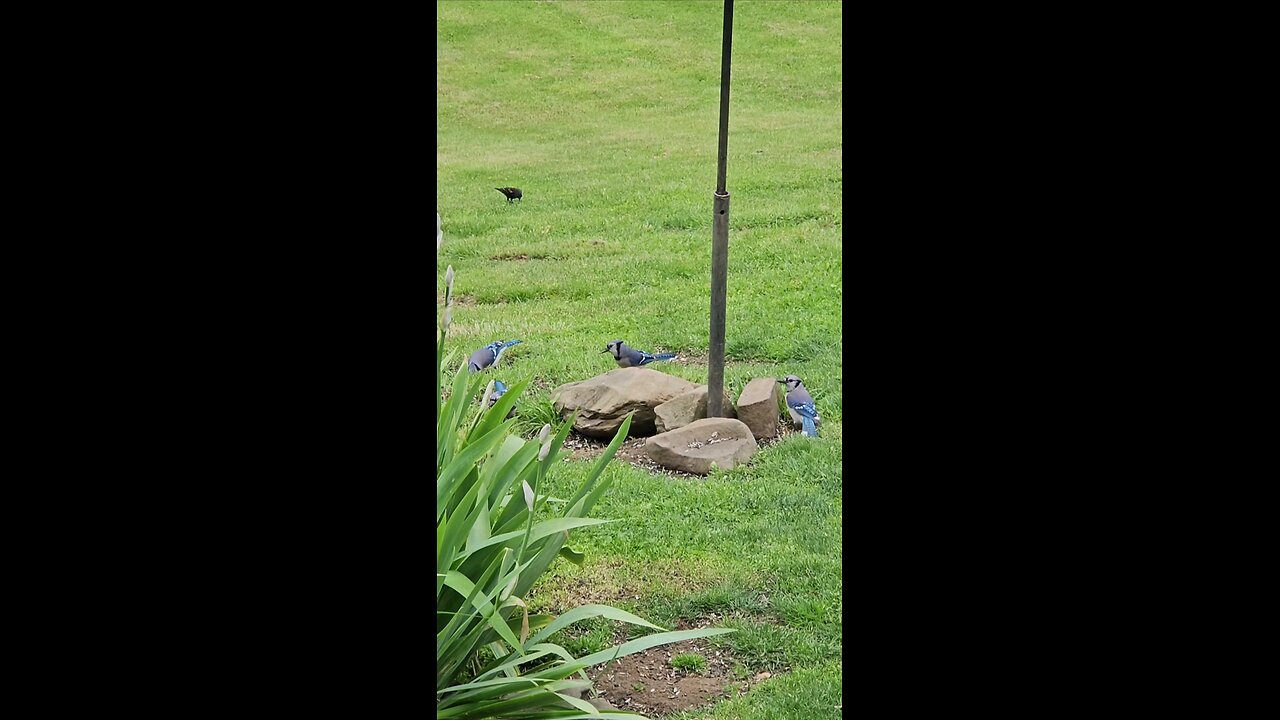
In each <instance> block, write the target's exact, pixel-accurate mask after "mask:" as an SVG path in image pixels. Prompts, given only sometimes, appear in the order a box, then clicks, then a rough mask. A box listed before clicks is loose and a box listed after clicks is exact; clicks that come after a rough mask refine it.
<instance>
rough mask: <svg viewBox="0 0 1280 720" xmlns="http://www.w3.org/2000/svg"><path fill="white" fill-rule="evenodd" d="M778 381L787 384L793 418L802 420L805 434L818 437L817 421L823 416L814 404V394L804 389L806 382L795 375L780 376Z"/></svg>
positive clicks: (788, 404)
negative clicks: (820, 415) (819, 414)
mask: <svg viewBox="0 0 1280 720" xmlns="http://www.w3.org/2000/svg"><path fill="white" fill-rule="evenodd" d="M778 382H780V383H782V384H783V385H786V386H787V409H788V410H789V411H790V412H791V418H792V419H793V420H799V421H800V423H801V425H802V426H803V428H804V434H805V435H808V436H809V437H818V426H817V424H816V423H817V421H818V420H821V419H822V418H820V417H819V416H818V408H817V407H816V406H814V404H813V396H812V395H810V394H809V391H808V390H805V389H804V383H803V382H800V378H798V377H796V376H795V375H788V376H786V377H784V378H779V379H778Z"/></svg>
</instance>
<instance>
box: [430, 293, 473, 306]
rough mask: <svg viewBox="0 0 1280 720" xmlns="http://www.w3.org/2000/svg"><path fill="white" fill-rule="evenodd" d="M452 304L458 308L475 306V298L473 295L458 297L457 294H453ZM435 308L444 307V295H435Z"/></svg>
mask: <svg viewBox="0 0 1280 720" xmlns="http://www.w3.org/2000/svg"><path fill="white" fill-rule="evenodd" d="M453 304H454V305H457V306H459V307H471V306H473V305H475V304H476V296H475V295H459V294H457V293H454V294H453ZM436 306H437V307H443V306H444V293H437V294H436Z"/></svg>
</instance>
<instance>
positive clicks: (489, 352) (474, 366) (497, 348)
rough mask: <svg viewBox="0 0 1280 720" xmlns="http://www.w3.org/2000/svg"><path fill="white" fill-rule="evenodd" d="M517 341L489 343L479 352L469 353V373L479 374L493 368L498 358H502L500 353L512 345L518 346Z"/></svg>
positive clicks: (518, 342)
mask: <svg viewBox="0 0 1280 720" xmlns="http://www.w3.org/2000/svg"><path fill="white" fill-rule="evenodd" d="M519 344H520V341H519V340H508V341H507V342H502V341H498V342H491V343H489V344H488V345H485V346H484V347H482V348H480V349H479V350H477V351H475V352H473V353H471V372H480V371H481V370H483V369H485V368H487V367H493V366H494V365H497V364H498V358H500V357H502V353H503V352H504V351H505V350H506V349H507V348H509V347H511V346H512V345H519Z"/></svg>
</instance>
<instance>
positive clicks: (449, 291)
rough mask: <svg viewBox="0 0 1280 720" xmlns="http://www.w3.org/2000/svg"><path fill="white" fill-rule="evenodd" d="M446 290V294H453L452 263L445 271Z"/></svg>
mask: <svg viewBox="0 0 1280 720" xmlns="http://www.w3.org/2000/svg"><path fill="white" fill-rule="evenodd" d="M444 292H445V294H446V295H452V294H453V266H452V265H450V266H449V269H448V270H445V271H444Z"/></svg>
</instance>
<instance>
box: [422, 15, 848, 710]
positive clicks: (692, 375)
mask: <svg viewBox="0 0 1280 720" xmlns="http://www.w3.org/2000/svg"><path fill="white" fill-rule="evenodd" d="M436 7H437V23H436V27H437V39H436V57H437V68H438V69H437V76H436V97H437V103H438V108H439V109H438V117H437V120H438V124H437V128H438V129H437V134H436V148H437V150H436V173H437V188H438V189H437V197H436V203H437V208H438V211H439V213H440V215H441V218H442V222H443V230H444V235H445V240H444V245H443V247H442V249H441V252H440V256H439V259H438V264H437V275H436V293H437V298H441V297H443V294H444V272H445V267H446V265H453V266H454V269H455V271H456V273H457V279H456V282H455V286H454V288H455V293H456V294H457V295H458V296H459V298H460V300H459V305H458V306H457V307H455V309H454V314H453V324H452V326H451V327H450V330H449V336H450V340H449V347H450V349H452V350H457V351H458V359H459V360H461V359H464V358H465V357H466V356H467V355H469V354H470V353H471V351H473V350H475V349H477V348H479V347H481V346H483V345H485V344H487V343H489V342H492V341H494V340H499V339H502V340H508V339H511V338H521V339H522V340H523V341H524V342H523V343H522V344H520V345H517V346H515V347H513V348H511V349H509V350H508V351H507V352H506V353H505V354H504V356H503V359H502V362H501V364H500V366H499V367H498V368H497V369H496V370H495V371H493V376H494V377H496V378H500V379H502V380H503V381H505V382H506V383H507V384H508V385H512V384H513V383H515V382H517V381H520V380H525V379H528V380H531V381H532V383H531V385H530V388H529V390H528V391H527V392H526V394H525V396H524V397H522V398H521V400H520V402H519V407H520V409H521V415H520V421H519V427H520V430H521V432H523V433H524V434H526V435H527V436H532V435H533V434H535V433H536V432H537V429H538V428H540V427H541V425H542V423H543V422H547V421H548V420H549V419H551V418H550V414H551V407H550V394H551V390H552V389H553V388H554V387H556V386H558V385H561V384H563V383H567V382H572V381H576V380H583V379H586V378H589V377H592V376H594V375H597V374H599V373H602V372H605V371H608V370H611V369H613V368H614V367H615V365H614V363H613V361H612V360H611V358H610V357H609V356H608V355H606V354H601V353H600V351H601V350H603V349H604V346H605V343H607V342H608V341H610V340H614V339H617V338H622V339H624V340H626V341H627V343H628V344H630V345H632V346H635V347H639V348H641V349H644V350H649V351H651V352H662V351H668V352H670V351H677V352H680V353H681V354H682V355H685V356H687V357H689V358H691V360H690V362H688V363H666V364H658V365H656V366H655V369H659V370H662V371H664V372H669V373H671V374H674V375H678V376H681V377H684V378H686V379H689V380H691V381H694V382H700V383H704V382H706V379H707V377H706V374H707V369H706V364H705V358H706V355H707V342H708V341H707V336H708V308H709V304H710V290H709V275H710V244H711V218H712V193H713V190H714V184H715V173H716V150H717V137H716V131H717V122H718V112H719V69H720V40H721V38H720V32H721V22H722V15H721V13H722V5H721V3H720V2H719V1H718V0H717V1H714V2H698V1H694V2H470V1H466V2H464V1H461V0H445V1H443V2H438V3H437V6H436ZM841 12H842V11H841V6H840V4H839V3H834V2H750V1H748V0H738V2H737V3H736V5H735V13H734V15H735V17H734V41H733V69H732V79H733V84H732V96H731V110H730V123H729V127H730V134H729V162H728V189H729V191H730V192H731V193H732V197H733V199H732V205H731V209H730V236H729V237H730V251H729V281H728V283H729V284H728V319H727V330H726V355H727V366H726V369H725V383H726V386H727V389H728V390H729V393H730V395H731V397H733V398H735V399H736V398H737V395H738V392H739V391H740V390H741V388H742V387H743V385H745V383H746V382H747V381H748V380H750V379H751V378H754V377H781V376H782V375H785V374H795V375H798V376H800V377H801V378H803V379H804V381H805V385H806V387H808V388H809V390H810V392H812V394H813V395H814V397H815V400H816V402H817V405H818V408H819V410H820V412H821V413H822V416H823V424H822V427H821V430H820V433H821V437H820V438H818V439H817V440H808V439H805V438H802V437H794V436H793V437H790V438H788V439H786V440H784V441H782V442H780V443H778V444H776V445H772V446H770V447H768V448H765V449H763V450H762V451H761V452H760V453H759V454H758V455H757V456H756V458H755V460H754V461H753V463H752V464H751V465H750V466H749V467H743V468H738V469H735V470H733V471H730V472H717V473H715V474H713V475H712V476H710V477H709V478H707V479H705V480H683V481H673V480H671V479H670V478H662V477H655V476H652V475H649V474H647V473H645V472H643V471H640V470H638V469H636V468H633V467H631V466H629V465H623V464H621V463H618V462H615V463H614V464H613V465H612V466H611V467H610V468H609V470H607V472H608V473H610V474H611V476H612V477H613V478H614V481H615V484H614V487H613V488H612V489H611V490H610V491H609V492H608V493H607V494H606V495H605V497H604V498H603V500H602V501H601V503H600V504H599V505H598V506H597V509H596V510H595V511H594V512H593V515H594V516H596V517H603V518H611V519H616V520H618V522H614V523H610V524H607V525H602V526H598V527H593V528H588V529H584V530H581V531H578V532H576V533H574V535H573V537H572V539H571V545H572V546H573V547H574V548H575V549H578V550H582V551H585V552H586V553H587V560H586V562H585V563H584V565H583V566H582V567H577V566H575V565H571V564H569V563H566V562H557V563H556V564H555V565H553V571H552V573H551V575H550V576H549V577H548V578H546V580H545V581H544V582H542V583H540V584H539V585H537V586H535V588H534V590H533V593H532V596H531V597H530V598H529V600H530V601H531V603H533V604H534V605H535V606H539V605H540V606H542V607H554V606H556V605H557V604H560V603H569V604H578V603H580V602H583V601H584V598H585V599H586V600H590V601H595V602H605V603H608V604H613V605H616V606H618V607H622V608H625V609H630V610H633V611H636V612H639V613H640V614H641V615H642V616H644V617H647V618H649V619H651V620H653V621H654V622H656V623H658V624H661V625H663V626H664V627H670V626H672V625H674V624H675V623H676V622H678V621H680V620H687V621H693V620H697V619H702V618H713V622H716V623H717V624H722V625H725V626H731V627H736V628H739V630H740V631H739V632H738V633H734V634H732V635H727V636H723V637H717V638H714V640H715V641H716V642H713V643H711V644H712V645H714V646H716V647H721V648H727V649H728V650H729V651H730V652H732V653H733V654H734V656H735V658H736V659H737V661H738V662H740V663H741V664H742V667H743V668H744V671H749V672H760V671H765V670H768V671H770V672H773V673H775V675H774V677H772V678H770V679H768V680H766V681H765V682H763V683H761V684H760V685H758V686H756V687H753V688H752V690H751V691H750V692H749V693H748V694H747V695H745V696H744V697H742V698H738V699H735V700H731V701H726V702H724V703H722V704H721V705H719V706H717V707H716V708H714V709H711V710H707V711H701V712H699V713H695V714H691V715H688V716H687V717H689V718H694V717H697V718H712V717H715V718H720V717H751V718H755V717H760V718H765V717H838V716H839V712H838V711H836V710H834V709H833V708H834V706H835V705H839V704H841V701H840V692H839V677H840V673H841V667H842V663H841V657H842V651H841V643H842V631H841V623H842V619H843V615H842V603H841V573H840V558H841V554H842V550H841V509H840V495H841V481H842V476H841V470H840V461H841V449H840V442H841V437H842V434H843V433H842V402H843V398H842V392H841V386H842V353H843V349H844V345H843V338H842V335H841V327H840V314H841V303H842V288H841V279H840V271H841V249H840V243H841V240H842V217H841V201H842V198H841V193H842V188H841V174H842V167H841V164H842V144H841V117H840V114H841V103H842V91H841V82H842V74H841V73H842V71H841V63H840V55H841V42H842V38H841V34H840V21H841ZM505 185H514V186H516V187H519V188H521V189H522V190H523V191H524V195H525V197H524V200H523V201H522V202H520V203H515V204H510V205H509V204H508V203H507V201H506V199H505V198H504V197H503V196H502V195H501V194H500V193H498V192H497V191H496V190H494V189H493V188H494V187H497V186H505ZM525 258H527V259H525ZM437 305H439V303H437ZM437 312H439V309H437ZM851 347H854V346H853V345H851ZM588 467H589V466H588V465H587V464H586V463H582V462H576V461H575V462H569V463H564V464H562V465H561V466H560V468H559V469H560V472H558V473H555V474H553V476H552V477H551V478H550V479H549V484H550V485H551V486H552V487H551V491H552V494H553V495H557V496H560V497H566V496H567V495H563V493H571V492H572V489H573V488H576V484H578V483H581V481H582V479H583V478H584V476H585V474H586V472H587V470H588ZM577 580H583V581H585V589H578V588H577V585H576V584H575V581H577ZM586 590H589V593H590V596H589V597H587V596H586V595H585V594H584V593H585V592H586ZM612 631H614V628H613V627H612V624H611V623H603V622H602V623H600V624H596V625H587V626H585V627H584V628H581V629H579V631H578V632H576V633H575V634H573V635H572V636H566V637H568V641H570V642H572V643H575V644H576V645H577V646H578V647H579V648H580V649H583V650H586V649H590V648H595V647H597V646H607V643H608V641H609V637H608V635H609V633H610V632H612ZM571 649H573V648H571ZM774 688H778V689H774ZM788 713H790V714H788ZM682 717H684V716H682Z"/></svg>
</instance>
